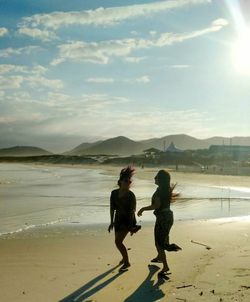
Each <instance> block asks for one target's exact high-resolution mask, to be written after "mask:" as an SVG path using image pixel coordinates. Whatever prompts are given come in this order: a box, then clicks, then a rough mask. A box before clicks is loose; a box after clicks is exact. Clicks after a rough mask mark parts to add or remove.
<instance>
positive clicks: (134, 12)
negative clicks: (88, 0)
mask: <svg viewBox="0 0 250 302" xmlns="http://www.w3.org/2000/svg"><path fill="white" fill-rule="evenodd" d="M210 2H211V0H171V1H155V2H153V3H147V4H137V5H128V6H121V7H110V8H103V7H99V8H97V9H95V10H85V11H80V12H76V11H72V12H53V13H50V14H36V15H33V16H31V17H25V18H23V19H22V22H21V24H20V26H21V27H22V28H25V27H31V28H36V27H44V28H52V29H54V30H56V29H58V28H60V27H62V26H69V25H105V26H107V25H109V26H110V25H115V24H118V23H120V22H122V21H124V20H127V19H130V18H138V17H143V16H149V15H152V14H155V13H158V12H163V11H170V10H173V9H181V8H183V7H187V6H191V5H200V4H207V3H210Z"/></svg>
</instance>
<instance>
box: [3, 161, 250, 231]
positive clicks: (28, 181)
mask: <svg viewBox="0 0 250 302" xmlns="http://www.w3.org/2000/svg"><path fill="white" fill-rule="evenodd" d="M117 170H119V169H118V168H117ZM104 172H105V171H104V170H93V169H84V168H80V167H72V166H70V167H59V166H39V165H25V164H0V234H6V233H12V232H19V231H22V230H25V229H28V228H32V227H33V228H34V227H38V226H41V225H47V224H56V223H62V222H63V223H65V222H66V223H80V224H84V225H88V224H98V223H107V224H108V223H109V196H110V192H111V190H113V189H114V188H116V182H117V177H116V176H110V175H106V174H105V173H104ZM173 181H175V180H174V179H173ZM155 189H156V186H155V185H154V183H153V180H152V181H149V180H141V179H138V178H136V177H135V179H134V182H133V186H132V188H131V190H132V191H133V192H134V193H135V194H136V197H137V208H138V209H139V208H140V207H141V206H143V205H146V204H148V203H150V199H151V195H152V193H153V192H154V190H155ZM177 190H178V191H179V192H180V193H181V196H180V199H179V200H178V202H176V203H174V204H173V205H172V209H173V211H174V215H175V219H176V220H183V219H208V218H220V217H233V216H245V215H250V197H249V196H250V189H249V188H244V187H240V186H239V187H225V186H224V187H222V186H220V184H219V183H218V186H216V187H215V186H211V185H209V184H207V185H206V184H204V185H196V184H195V183H194V181H193V182H192V174H187V181H186V182H185V183H178V187H177ZM141 220H142V221H150V220H154V215H153V214H152V213H150V212H147V213H145V214H144V215H143V217H142V218H140V219H138V221H141Z"/></svg>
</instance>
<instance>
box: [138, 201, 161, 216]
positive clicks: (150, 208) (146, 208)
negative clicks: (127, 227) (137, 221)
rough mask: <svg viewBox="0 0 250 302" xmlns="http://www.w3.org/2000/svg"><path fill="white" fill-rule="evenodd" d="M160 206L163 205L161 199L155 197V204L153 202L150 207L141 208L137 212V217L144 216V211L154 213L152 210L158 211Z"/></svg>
mask: <svg viewBox="0 0 250 302" xmlns="http://www.w3.org/2000/svg"><path fill="white" fill-rule="evenodd" d="M160 205H161V201H160V198H158V197H155V198H154V202H153V203H152V204H151V205H150V206H147V207H143V208H141V209H140V210H139V211H138V212H137V215H138V216H142V213H143V212H144V211H152V210H156V209H158V208H159V207H160Z"/></svg>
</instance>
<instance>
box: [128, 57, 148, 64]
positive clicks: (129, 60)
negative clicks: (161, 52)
mask: <svg viewBox="0 0 250 302" xmlns="http://www.w3.org/2000/svg"><path fill="white" fill-rule="evenodd" d="M145 59H146V57H126V58H124V61H126V62H129V63H139V62H141V61H143V60H145Z"/></svg>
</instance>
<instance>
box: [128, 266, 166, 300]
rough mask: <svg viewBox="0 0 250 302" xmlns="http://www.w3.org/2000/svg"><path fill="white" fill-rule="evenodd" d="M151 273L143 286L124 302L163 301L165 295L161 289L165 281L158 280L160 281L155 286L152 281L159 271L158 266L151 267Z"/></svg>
mask: <svg viewBox="0 0 250 302" xmlns="http://www.w3.org/2000/svg"><path fill="white" fill-rule="evenodd" d="M148 268H149V273H148V276H147V277H146V279H145V280H144V281H143V282H142V284H141V285H140V286H139V287H138V288H137V289H136V290H135V291H134V292H133V293H132V294H131V295H130V296H129V297H127V298H126V299H125V300H124V302H138V301H143V302H154V301H158V300H159V299H162V298H163V297H164V296H165V294H164V293H163V292H162V290H161V289H160V288H159V287H160V285H162V284H163V283H164V282H165V281H164V279H161V278H158V281H157V282H156V283H155V284H154V280H151V279H152V277H153V276H154V274H155V273H156V272H157V271H158V270H159V267H158V266H156V265H149V266H148Z"/></svg>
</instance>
